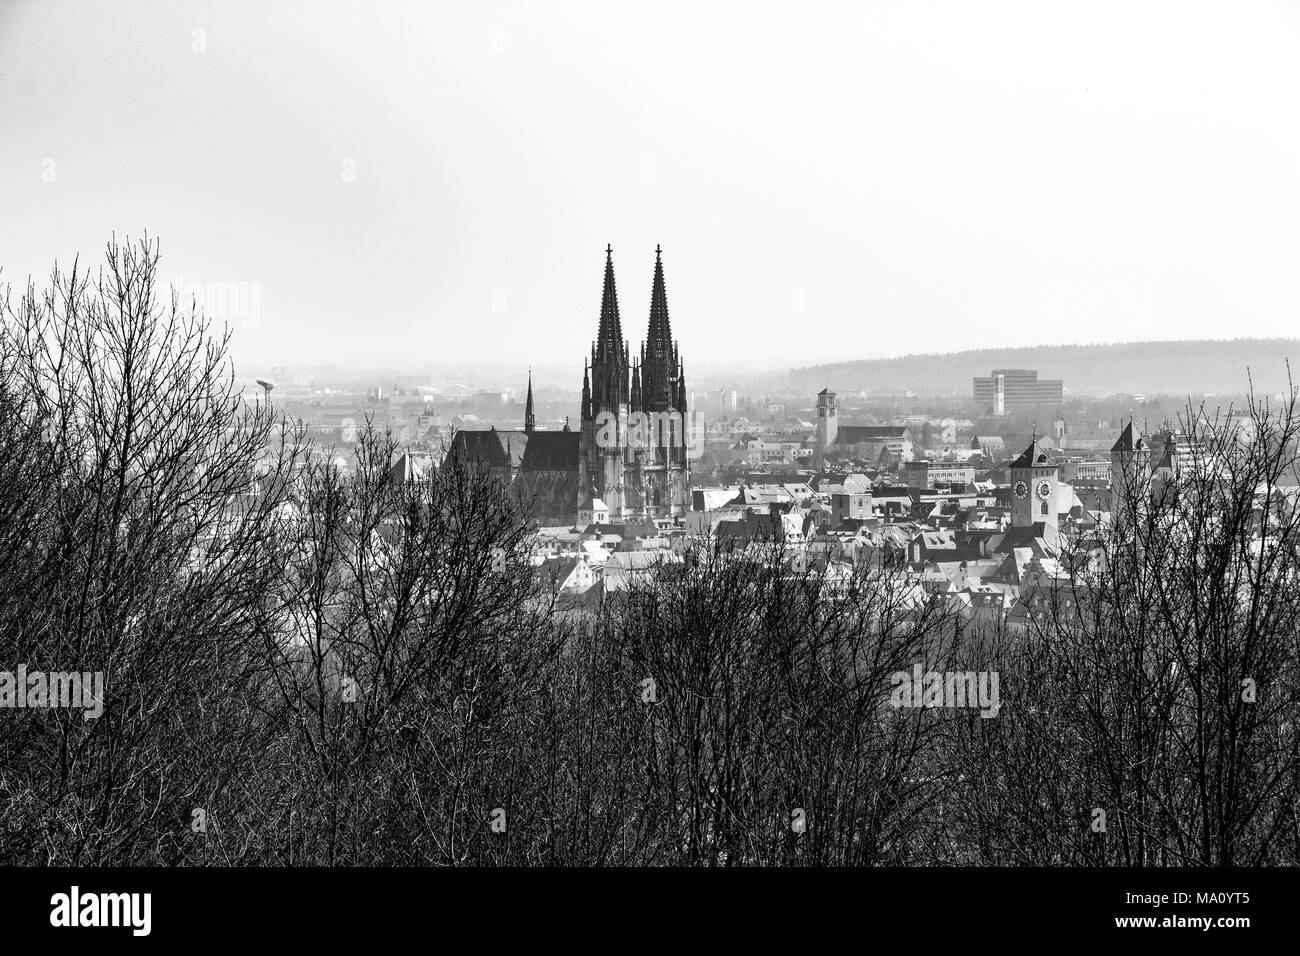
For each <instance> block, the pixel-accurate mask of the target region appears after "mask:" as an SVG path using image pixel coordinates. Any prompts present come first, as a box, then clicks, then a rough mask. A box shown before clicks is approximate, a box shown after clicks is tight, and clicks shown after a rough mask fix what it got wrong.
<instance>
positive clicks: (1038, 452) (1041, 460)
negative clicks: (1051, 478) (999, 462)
mask: <svg viewBox="0 0 1300 956" xmlns="http://www.w3.org/2000/svg"><path fill="white" fill-rule="evenodd" d="M1050 464H1051V462H1050V461H1048V460H1047V452H1046V451H1044V450H1043V446H1042V445H1040V444H1039V443H1038V438H1037V437H1035V438H1034V440H1033V441H1031V442H1030V443H1029V447H1028V448H1026V449H1025V450H1024V451H1023V452H1021V453H1020V457H1019V458H1017V459H1016V460H1015V461H1013V462H1012V463H1011V467H1012V468H1041V467H1043V466H1045V465H1050Z"/></svg>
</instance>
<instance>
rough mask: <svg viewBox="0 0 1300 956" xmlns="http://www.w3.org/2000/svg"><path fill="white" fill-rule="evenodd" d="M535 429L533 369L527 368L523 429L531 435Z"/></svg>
mask: <svg viewBox="0 0 1300 956" xmlns="http://www.w3.org/2000/svg"><path fill="white" fill-rule="evenodd" d="M536 430H537V416H536V415H534V414H533V370H532V369H529V370H528V401H527V402H525V403H524V431H525V432H527V433H528V434H529V435H531V434H532V433H533V432H535V431H536Z"/></svg>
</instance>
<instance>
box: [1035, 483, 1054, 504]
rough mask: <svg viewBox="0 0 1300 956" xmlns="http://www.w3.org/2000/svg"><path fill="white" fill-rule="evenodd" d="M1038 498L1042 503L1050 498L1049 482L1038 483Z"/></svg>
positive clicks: (1050, 487) (1050, 486)
mask: <svg viewBox="0 0 1300 956" xmlns="http://www.w3.org/2000/svg"><path fill="white" fill-rule="evenodd" d="M1038 497H1039V498H1041V499H1042V500H1043V501H1046V500H1047V499H1048V498H1050V497H1052V483H1051V482H1050V481H1040V482H1039V483H1038Z"/></svg>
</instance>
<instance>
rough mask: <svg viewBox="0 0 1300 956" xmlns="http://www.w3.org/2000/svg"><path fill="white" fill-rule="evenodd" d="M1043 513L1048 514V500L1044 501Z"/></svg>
mask: <svg viewBox="0 0 1300 956" xmlns="http://www.w3.org/2000/svg"><path fill="white" fill-rule="evenodd" d="M1043 514H1047V502H1046V501H1044V502H1043Z"/></svg>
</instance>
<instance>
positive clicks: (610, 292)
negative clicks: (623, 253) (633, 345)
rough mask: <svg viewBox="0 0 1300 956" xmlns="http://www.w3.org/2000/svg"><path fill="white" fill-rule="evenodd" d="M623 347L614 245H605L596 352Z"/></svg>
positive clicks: (617, 351)
mask: <svg viewBox="0 0 1300 956" xmlns="http://www.w3.org/2000/svg"><path fill="white" fill-rule="evenodd" d="M623 349H624V343H623V323H622V322H621V321H620V319H619V317H618V290H617V288H615V286H614V247H613V246H611V245H606V246H605V287H604V289H603V290H602V291H601V294H600V330H599V332H598V333H597V336H596V354H597V355H599V356H601V357H603V356H605V355H607V354H609V353H611V352H612V353H613V354H615V355H618V354H621V353H622V352H623Z"/></svg>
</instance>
